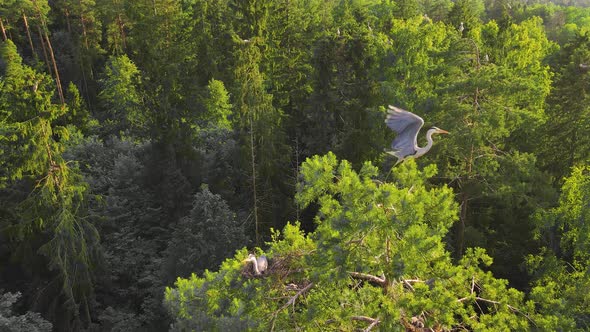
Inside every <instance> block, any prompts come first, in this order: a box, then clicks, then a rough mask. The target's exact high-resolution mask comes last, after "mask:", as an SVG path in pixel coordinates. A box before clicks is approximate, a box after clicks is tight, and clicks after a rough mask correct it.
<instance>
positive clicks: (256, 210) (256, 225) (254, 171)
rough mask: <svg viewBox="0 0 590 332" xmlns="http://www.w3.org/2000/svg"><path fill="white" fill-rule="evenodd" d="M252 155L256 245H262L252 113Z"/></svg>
mask: <svg viewBox="0 0 590 332" xmlns="http://www.w3.org/2000/svg"><path fill="white" fill-rule="evenodd" d="M250 157H251V160H252V195H253V198H254V232H255V235H256V245H257V246H259V245H260V233H259V230H258V198H257V197H256V194H257V193H256V158H255V155H254V127H253V125H252V115H250Z"/></svg>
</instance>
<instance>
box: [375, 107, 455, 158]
mask: <svg viewBox="0 0 590 332" xmlns="http://www.w3.org/2000/svg"><path fill="white" fill-rule="evenodd" d="M385 123H386V124H387V126H388V127H389V128H391V129H392V130H393V131H395V132H396V133H397V136H396V137H395V139H394V140H393V142H392V143H391V150H392V151H386V152H387V153H389V154H390V155H392V156H395V157H397V163H396V165H397V164H398V163H400V162H402V161H404V160H405V159H407V158H418V157H420V156H422V155H424V154H425V153H426V152H428V150H430V148H431V147H432V135H433V134H448V133H449V132H448V131H446V130H442V129H440V128H437V127H432V128H430V129H428V131H427V132H426V139H427V140H428V144H426V146H425V147H423V148H421V147H419V146H418V132H419V131H420V128H422V126H423V125H424V120H422V118H421V117H419V116H417V115H416V114H414V113H411V112H408V111H405V110H403V109H401V108H397V107H395V106H391V105H389V110H387V117H386V118H385Z"/></svg>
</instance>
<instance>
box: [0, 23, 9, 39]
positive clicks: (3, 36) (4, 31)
mask: <svg viewBox="0 0 590 332" xmlns="http://www.w3.org/2000/svg"><path fill="white" fill-rule="evenodd" d="M0 28H2V40H4V41H6V40H8V38H7V37H6V29H5V28H4V19H2V18H0Z"/></svg>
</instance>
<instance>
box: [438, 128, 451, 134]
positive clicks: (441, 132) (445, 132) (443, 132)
mask: <svg viewBox="0 0 590 332" xmlns="http://www.w3.org/2000/svg"><path fill="white" fill-rule="evenodd" d="M438 133H439V134H449V132H448V131H446V130H443V129H439V130H438Z"/></svg>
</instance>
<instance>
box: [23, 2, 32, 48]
mask: <svg viewBox="0 0 590 332" xmlns="http://www.w3.org/2000/svg"><path fill="white" fill-rule="evenodd" d="M23 21H24V22H25V30H27V38H28V39H29V46H31V52H32V53H33V55H34V54H35V47H34V46H33V39H32V38H31V31H30V30H29V21H27V15H25V13H24V12H23Z"/></svg>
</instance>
